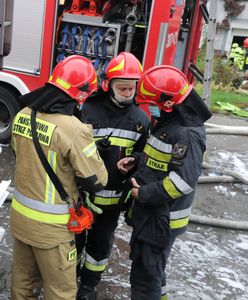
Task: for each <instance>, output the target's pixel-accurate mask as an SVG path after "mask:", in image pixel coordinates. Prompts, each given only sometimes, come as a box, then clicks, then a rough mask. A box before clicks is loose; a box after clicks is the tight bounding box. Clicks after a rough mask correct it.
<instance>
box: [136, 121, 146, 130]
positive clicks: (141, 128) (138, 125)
mask: <svg viewBox="0 0 248 300" xmlns="http://www.w3.org/2000/svg"><path fill="white" fill-rule="evenodd" d="M143 128H144V125H143V124H142V123H140V122H139V123H137V124H136V128H135V131H136V132H142V131H143Z"/></svg>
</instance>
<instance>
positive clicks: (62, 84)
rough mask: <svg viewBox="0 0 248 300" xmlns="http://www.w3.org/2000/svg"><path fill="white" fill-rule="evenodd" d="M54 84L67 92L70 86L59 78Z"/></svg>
mask: <svg viewBox="0 0 248 300" xmlns="http://www.w3.org/2000/svg"><path fill="white" fill-rule="evenodd" d="M56 83H57V84H59V85H60V86H62V87H63V88H64V89H66V90H69V88H70V87H71V85H70V84H69V83H68V82H66V81H65V80H63V79H61V78H56Z"/></svg>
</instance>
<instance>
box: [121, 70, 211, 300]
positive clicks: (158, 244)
mask: <svg viewBox="0 0 248 300" xmlns="http://www.w3.org/2000/svg"><path fill="white" fill-rule="evenodd" d="M137 92H138V95H137V99H136V102H137V103H138V104H148V105H149V107H150V111H151V113H152V115H153V117H154V119H155V120H156V122H155V125H154V126H153V128H152V129H151V135H150V137H149V138H148V140H147V143H146V146H145V148H144V153H143V154H140V155H136V154H134V155H131V156H130V157H129V158H128V157H126V158H124V159H122V160H120V161H119V162H118V168H119V170H120V171H121V172H122V173H128V171H130V169H131V167H132V166H136V167H137V168H138V169H137V171H136V172H135V173H134V174H133V175H132V178H131V182H132V185H133V188H132V189H131V196H132V197H133V202H132V205H131V209H130V210H129V211H128V212H127V214H126V220H127V222H128V224H130V225H131V226H132V227H133V232H132V237H131V242H130V245H131V252H130V258H131V260H132V266H131V275H130V282H131V299H132V300H150V299H152V300H160V299H167V296H166V290H165V272H164V271H165V266H166V261H167V258H168V255H169V253H170V250H171V247H172V245H173V243H174V241H175V238H176V237H177V236H178V235H179V234H182V233H183V232H184V231H185V230H186V227H187V224H188V222H189V214H190V209H191V205H192V202H193V198H194V192H195V187H196V184H197V180H198V177H199V176H200V174H201V169H202V158H203V153H204V151H205V149H206V145H205V143H206V140H205V130H204V122H205V121H206V120H207V119H209V118H210V116H211V113H210V111H209V110H208V108H207V107H206V105H205V104H204V102H203V100H202V99H201V98H200V97H199V96H198V94H197V93H196V92H195V90H194V89H193V87H192V85H191V84H190V83H189V82H188V80H187V78H186V77H185V76H184V74H183V73H182V72H181V71H179V70H178V69H176V68H174V67H171V66H166V65H161V66H156V67H153V68H151V69H149V70H147V71H146V72H144V73H143V75H142V76H141V78H140V80H139V83H138V88H137ZM127 166H128V167H127Z"/></svg>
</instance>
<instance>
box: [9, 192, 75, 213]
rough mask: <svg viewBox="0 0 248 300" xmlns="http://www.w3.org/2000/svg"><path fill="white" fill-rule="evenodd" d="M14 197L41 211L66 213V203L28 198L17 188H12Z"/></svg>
mask: <svg viewBox="0 0 248 300" xmlns="http://www.w3.org/2000/svg"><path fill="white" fill-rule="evenodd" d="M14 197H15V198H16V200H17V201H18V202H20V203H21V204H23V205H25V206H27V207H29V208H31V209H34V210H38V211H41V212H46V213H52V214H58V215H60V214H68V213H69V211H68V206H67V204H47V203H44V202H41V201H38V200H35V199H32V198H29V197H27V196H25V195H23V194H22V193H21V192H19V191H18V190H17V189H15V190H14Z"/></svg>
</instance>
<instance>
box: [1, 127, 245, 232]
mask: <svg viewBox="0 0 248 300" xmlns="http://www.w3.org/2000/svg"><path fill="white" fill-rule="evenodd" d="M205 125H206V127H210V128H206V132H207V133H210V134H213V133H214V134H237V135H248V127H244V126H220V125H215V124H208V123H207V124H205ZM202 167H203V169H211V170H214V166H212V165H210V164H209V163H207V162H205V161H204V162H203V164H202ZM220 173H221V174H222V175H221V176H200V177H199V180H198V184H205V183H207V184H208V183H235V182H241V183H243V184H246V185H248V178H247V177H246V176H245V175H244V174H241V173H239V172H236V171H232V170H228V169H223V170H220ZM8 191H9V195H8V197H7V200H11V199H12V197H13V192H14V188H13V187H9V188H8ZM190 222H192V223H196V224H201V225H208V226H214V227H221V228H228V229H233V230H244V231H247V230H248V222H247V221H236V220H228V219H223V218H216V217H209V216H207V217H206V216H200V215H196V214H190Z"/></svg>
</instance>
